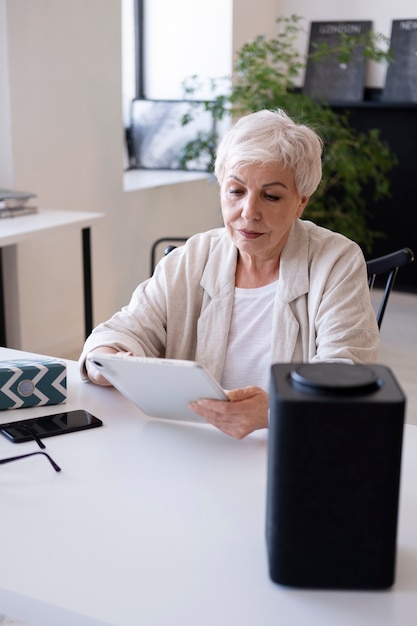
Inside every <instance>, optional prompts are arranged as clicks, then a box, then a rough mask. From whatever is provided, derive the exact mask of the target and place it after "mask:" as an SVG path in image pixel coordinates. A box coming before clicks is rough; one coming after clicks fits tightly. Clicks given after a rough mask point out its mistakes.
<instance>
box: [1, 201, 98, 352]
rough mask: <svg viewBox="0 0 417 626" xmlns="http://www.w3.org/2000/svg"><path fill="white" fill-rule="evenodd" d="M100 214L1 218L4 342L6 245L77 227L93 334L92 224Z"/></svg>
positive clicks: (47, 213)
mask: <svg viewBox="0 0 417 626" xmlns="http://www.w3.org/2000/svg"><path fill="white" fill-rule="evenodd" d="M100 217H102V214H101V213H84V212H81V211H40V212H39V213H34V214H33V215H21V216H18V217H10V218H5V219H1V220H0V345H2V346H4V345H7V343H6V335H7V333H6V323H5V310H4V309H5V307H4V294H3V285H4V282H5V277H4V276H3V270H2V258H1V252H2V250H1V249H2V248H4V247H5V246H17V244H19V243H21V242H23V241H27V240H28V239H33V238H34V237H37V236H38V235H41V234H44V233H47V232H49V231H57V230H62V229H67V228H71V227H77V228H79V229H81V231H82V257H83V281H84V282H83V286H84V320H85V335H86V336H88V335H89V334H90V332H91V330H92V326H93V301H92V285H91V242H90V227H91V224H92V222H93V221H94V220H96V219H98V218H100ZM52 246H53V239H52V243H51V247H52Z"/></svg>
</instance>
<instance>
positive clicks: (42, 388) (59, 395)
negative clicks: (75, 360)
mask: <svg viewBox="0 0 417 626" xmlns="http://www.w3.org/2000/svg"><path fill="white" fill-rule="evenodd" d="M66 399H67V368H66V365H65V362H64V361H59V360H57V359H53V358H42V359H36V360H35V359H19V360H17V359H16V360H10V361H0V410H3V409H22V408H25V407H31V406H42V405H45V404H60V403H61V402H65V401H66Z"/></svg>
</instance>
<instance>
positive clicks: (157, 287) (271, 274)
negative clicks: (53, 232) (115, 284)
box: [80, 111, 379, 438]
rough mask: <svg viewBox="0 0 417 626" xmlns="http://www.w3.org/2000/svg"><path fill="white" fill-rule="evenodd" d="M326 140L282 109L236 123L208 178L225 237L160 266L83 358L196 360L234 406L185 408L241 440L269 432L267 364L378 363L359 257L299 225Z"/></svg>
mask: <svg viewBox="0 0 417 626" xmlns="http://www.w3.org/2000/svg"><path fill="white" fill-rule="evenodd" d="M321 152H322V142H321V140H320V139H319V137H318V136H317V135H316V133H315V132H314V131H313V130H311V129H310V128H308V127H307V126H304V125H299V124H296V123H295V122H294V121H293V120H292V119H291V118H289V117H288V116H287V115H286V114H285V113H284V112H283V111H276V112H272V111H259V112H257V113H253V114H250V115H247V116H245V117H243V118H241V119H240V120H239V121H238V122H237V123H236V124H235V125H234V126H233V127H232V128H231V130H230V131H229V132H228V133H227V134H226V136H225V137H224V138H223V140H222V142H221V143H220V146H219V149H218V153H217V159H216V165H215V173H216V176H217V179H218V182H219V184H220V197H221V208H222V214H223V220H224V225H225V228H218V229H215V230H211V231H209V232H206V233H202V234H198V235H194V236H193V237H191V238H190V239H189V240H188V241H187V243H186V244H185V245H184V246H181V247H180V248H177V249H176V250H174V251H173V252H171V253H170V254H169V255H168V256H166V257H165V258H163V259H162V260H161V261H160V263H159V264H158V266H157V268H156V271H155V273H154V275H153V277H152V278H150V279H149V280H147V281H145V282H144V283H142V284H140V285H139V286H138V287H137V288H136V290H135V292H134V293H133V296H132V298H131V301H130V303H129V305H128V306H126V307H124V308H123V309H122V310H121V311H119V312H118V313H116V314H115V315H114V316H113V317H112V318H111V319H110V320H109V321H107V322H105V323H103V324H100V325H99V326H98V327H97V328H96V329H95V330H94V331H93V333H92V334H91V336H90V337H89V338H88V339H87V341H86V343H85V346H84V350H83V353H82V355H81V357H80V363H81V368H82V372H83V376H84V377H86V378H87V377H88V378H89V379H90V380H91V381H93V382H95V383H97V384H102V385H104V384H108V383H107V381H106V380H105V379H104V378H103V376H102V375H101V374H100V373H99V372H98V371H97V370H96V369H95V368H94V366H93V365H92V364H91V363H90V362H86V356H87V354H89V353H91V352H93V351H94V352H95V353H97V352H112V353H114V352H119V351H122V352H132V353H134V354H137V355H142V356H152V357H155V356H156V357H165V358H171V359H172V358H173V359H191V360H195V361H198V362H200V363H201V364H203V365H204V366H206V368H207V369H209V370H210V371H211V372H212V374H213V375H214V376H215V378H217V379H218V380H219V381H220V383H221V385H222V386H223V387H224V388H225V389H227V390H228V396H229V399H230V401H218V400H208V399H200V400H199V401H197V402H193V403H192V404H191V405H190V406H191V408H192V410H193V411H194V412H195V413H197V414H198V415H200V416H203V417H204V418H205V419H206V420H207V422H209V423H211V424H213V425H214V426H216V427H217V428H219V429H220V430H222V431H223V432H225V433H227V434H229V435H231V436H233V437H236V438H243V437H245V436H246V435H247V434H249V433H250V432H252V431H254V430H256V429H260V428H266V427H267V425H268V404H269V402H268V394H267V390H268V384H269V372H270V366H271V364H272V363H276V362H291V361H297V362H301V361H303V362H314V361H343V362H349V363H366V362H375V361H376V360H377V355H378V342H379V334H378V328H377V324H376V320H375V315H374V312H373V309H372V307H371V302H370V295H369V289H368V285H367V274H366V265H365V260H364V256H363V254H362V252H361V250H360V248H359V247H358V245H357V244H355V243H354V242H352V241H350V240H349V239H347V238H346V237H344V236H342V235H340V234H338V233H334V232H331V231H329V230H327V229H324V228H321V227H319V226H316V225H315V224H313V223H312V222H309V221H304V220H301V219H300V218H301V216H302V213H303V210H304V209H305V207H306V205H307V203H308V200H309V198H310V196H311V194H312V193H313V192H314V191H315V189H316V188H317V186H318V184H319V182H320V179H321Z"/></svg>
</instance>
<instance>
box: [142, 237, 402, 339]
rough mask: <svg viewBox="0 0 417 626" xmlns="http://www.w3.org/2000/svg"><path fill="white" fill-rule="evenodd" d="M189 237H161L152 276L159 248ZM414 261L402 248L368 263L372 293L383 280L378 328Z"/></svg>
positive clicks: (166, 251)
mask: <svg viewBox="0 0 417 626" xmlns="http://www.w3.org/2000/svg"><path fill="white" fill-rule="evenodd" d="M187 239H188V237H161V238H160V239H157V240H156V241H155V242H154V243H153V245H152V249H151V275H152V274H153V272H154V270H155V265H156V254H157V250H158V247H159V246H161V245H164V246H165V248H164V252H163V253H164V255H167V254H169V252H171V250H173V249H174V248H176V247H177V246H176V245H174V242H175V243H185V242H186V241H187ZM413 261H414V253H413V251H412V250H410V248H402V249H401V250H396V251H395V252H391V254H386V255H384V256H381V257H377V258H375V259H370V260H369V261H367V262H366V267H367V270H368V285H369V289H370V291H372V289H373V288H374V285H375V281H376V280H377V278H380V277H381V279H382V280H383V283H382V288H383V295H382V298H381V302H380V304H379V309H378V313H377V314H376V319H377V322H378V328H381V324H382V320H383V317H384V313H385V309H386V308H387V304H388V300H389V297H390V294H391V291H392V288H393V287H394V283H395V279H396V278H397V274H398V270H399V269H400V267H404V266H405V265H408V264H409V263H412V262H413Z"/></svg>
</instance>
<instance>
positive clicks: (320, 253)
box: [80, 220, 379, 380]
mask: <svg viewBox="0 0 417 626" xmlns="http://www.w3.org/2000/svg"><path fill="white" fill-rule="evenodd" d="M236 261H237V249H236V247H235V246H234V244H233V243H232V241H231V240H230V238H229V236H228V234H227V232H226V230H225V229H224V228H219V229H215V230H211V231H208V232H206V233H202V234H199V235H195V236H193V237H191V238H190V239H189V240H188V241H187V243H186V245H184V246H181V247H179V248H177V249H176V250H174V251H173V252H171V253H170V254H169V255H168V256H166V257H165V258H164V259H162V260H161V261H160V263H159V264H158V266H157V268H156V271H155V274H154V276H153V277H152V278H150V279H149V280H147V281H145V282H144V283H142V284H140V285H139V286H138V287H137V288H136V290H135V291H134V293H133V295H132V298H131V301H130V303H129V305H128V306H126V307H124V308H123V309H122V310H121V311H119V312H118V313H116V314H115V315H114V316H113V317H112V318H111V319H110V320H108V321H107V322H105V323H103V324H100V325H99V326H98V327H97V328H95V329H94V331H93V333H92V334H91V335H90V337H89V338H88V339H87V341H86V343H85V346H84V350H83V353H82V355H81V357H80V368H81V373H82V376H83V377H84V378H85V369H84V363H85V358H86V355H87V353H88V352H90V351H91V350H93V349H94V348H97V347H99V346H112V347H114V348H116V349H118V350H122V351H132V352H134V353H135V354H138V355H145V356H159V357H166V358H173V359H191V360H196V361H198V362H200V363H202V364H204V365H205V366H206V367H207V368H208V369H209V370H210V371H211V372H212V373H213V375H214V376H215V377H216V378H217V379H218V380H221V376H222V371H223V364H224V358H225V352H226V345H227V339H228V333H229V327H230V320H231V315H232V308H233V297H234V287H235V269H236ZM271 342H272V362H273V363H278V362H281V363H288V362H291V361H298V362H299V361H303V362H307V361H318V360H320V361H329V360H341V361H347V362H354V363H367V362H368V363H371V362H375V361H376V360H377V358H378V344H379V332H378V327H377V324H376V320H375V314H374V312H373V309H372V306H371V302H370V295H369V289H368V285H367V275H366V265H365V260H364V257H363V254H362V251H361V250H360V248H359V247H358V246H357V245H356V244H355V243H353V242H352V241H350V240H349V239H347V238H346V237H344V236H342V235H340V234H337V233H333V232H331V231H329V230H326V229H324V228H320V227H318V226H316V225H315V224H313V223H312V222H308V221H304V220H296V221H295V222H294V225H293V228H292V230H291V233H290V236H289V239H288V241H287V244H286V246H285V248H284V250H283V252H282V255H281V260H280V271H279V280H278V287H277V291H276V296H275V305H274V321H273V330H272V337H271Z"/></svg>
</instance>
